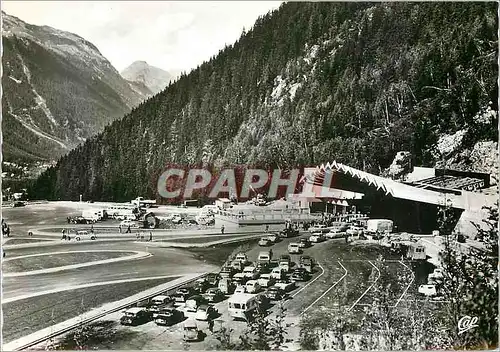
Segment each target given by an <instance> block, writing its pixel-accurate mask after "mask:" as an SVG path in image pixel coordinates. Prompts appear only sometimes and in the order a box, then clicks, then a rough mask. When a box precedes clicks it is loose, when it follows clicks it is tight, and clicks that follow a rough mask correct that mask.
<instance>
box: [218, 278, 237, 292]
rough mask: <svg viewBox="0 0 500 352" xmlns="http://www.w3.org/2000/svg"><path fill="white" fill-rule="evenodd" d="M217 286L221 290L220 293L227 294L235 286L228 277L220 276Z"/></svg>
mask: <svg viewBox="0 0 500 352" xmlns="http://www.w3.org/2000/svg"><path fill="white" fill-rule="evenodd" d="M218 288H219V289H220V290H221V291H222V293H224V294H226V295H229V294H232V293H233V292H234V289H235V288H236V286H235V285H234V283H233V282H232V281H231V280H230V279H229V278H222V279H220V280H219V285H218Z"/></svg>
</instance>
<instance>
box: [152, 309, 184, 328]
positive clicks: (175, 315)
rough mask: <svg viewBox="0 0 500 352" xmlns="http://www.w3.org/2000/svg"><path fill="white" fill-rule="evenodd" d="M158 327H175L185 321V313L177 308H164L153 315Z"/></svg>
mask: <svg viewBox="0 0 500 352" xmlns="http://www.w3.org/2000/svg"><path fill="white" fill-rule="evenodd" d="M153 319H154V322H155V323H156V325H173V324H177V323H178V322H181V321H183V320H184V312H182V311H180V310H177V309H175V308H163V309H160V310H159V311H158V312H157V313H155V314H153Z"/></svg>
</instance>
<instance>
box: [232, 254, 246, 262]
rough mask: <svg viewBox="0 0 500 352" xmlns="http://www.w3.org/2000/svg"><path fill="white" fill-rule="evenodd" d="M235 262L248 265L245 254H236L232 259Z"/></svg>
mask: <svg viewBox="0 0 500 352" xmlns="http://www.w3.org/2000/svg"><path fill="white" fill-rule="evenodd" d="M234 260H235V261H239V262H242V263H243V264H246V263H248V257H247V255H246V254H245V253H238V254H237V255H236V257H235V258H234Z"/></svg>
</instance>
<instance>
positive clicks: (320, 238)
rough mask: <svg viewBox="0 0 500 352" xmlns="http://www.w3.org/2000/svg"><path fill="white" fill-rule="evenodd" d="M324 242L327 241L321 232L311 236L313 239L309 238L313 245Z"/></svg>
mask: <svg viewBox="0 0 500 352" xmlns="http://www.w3.org/2000/svg"><path fill="white" fill-rule="evenodd" d="M324 240H325V236H323V234H322V233H319V232H317V233H313V234H312V235H311V237H309V241H310V242H311V243H319V242H323V241H324Z"/></svg>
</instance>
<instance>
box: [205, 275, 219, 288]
mask: <svg viewBox="0 0 500 352" xmlns="http://www.w3.org/2000/svg"><path fill="white" fill-rule="evenodd" d="M205 279H206V281H207V284H208V285H209V286H210V287H216V286H217V284H218V283H219V276H218V275H217V274H216V273H209V274H208V275H207V276H206V277H205Z"/></svg>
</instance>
